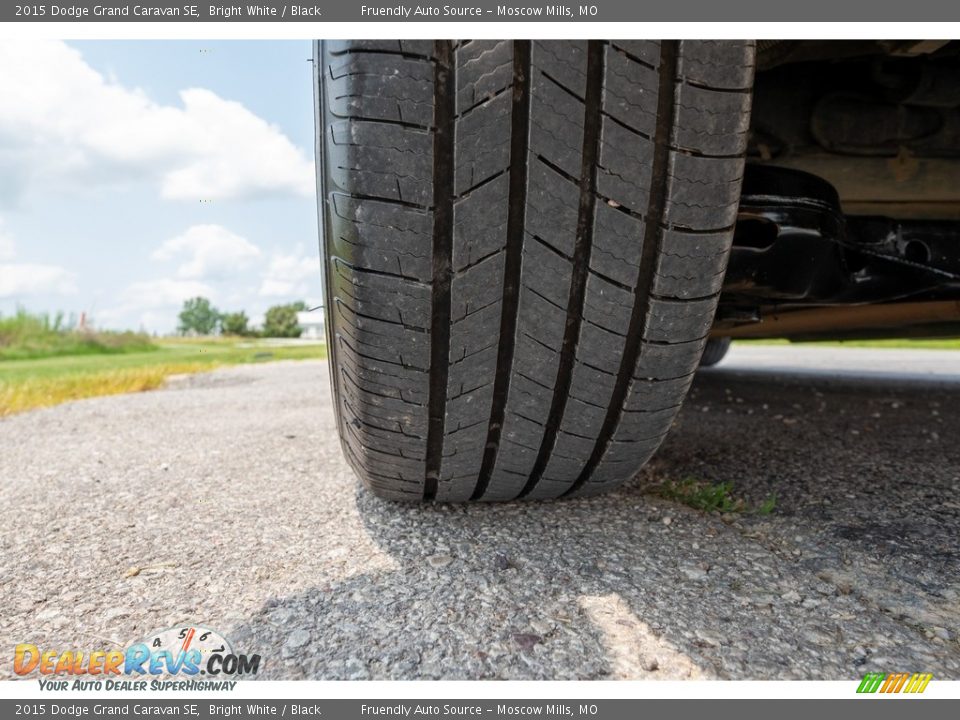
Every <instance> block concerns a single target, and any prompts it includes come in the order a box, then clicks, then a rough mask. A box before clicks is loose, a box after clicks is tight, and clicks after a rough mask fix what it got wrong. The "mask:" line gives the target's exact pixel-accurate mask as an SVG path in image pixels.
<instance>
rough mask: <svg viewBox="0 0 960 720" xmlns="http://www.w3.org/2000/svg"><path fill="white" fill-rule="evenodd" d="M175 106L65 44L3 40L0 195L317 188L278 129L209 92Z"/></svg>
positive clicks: (214, 195)
mask: <svg viewBox="0 0 960 720" xmlns="http://www.w3.org/2000/svg"><path fill="white" fill-rule="evenodd" d="M180 100H181V102H182V106H174V105H161V104H158V103H156V102H154V101H152V100H151V99H150V98H149V97H148V96H147V95H146V94H145V93H144V92H143V91H142V90H139V89H136V88H128V87H124V86H123V85H121V84H119V83H118V82H117V81H116V80H114V79H111V78H106V77H104V76H103V75H101V74H100V73H98V72H97V71H95V70H94V69H93V68H91V67H90V66H89V65H87V63H86V62H85V61H84V60H83V57H82V55H81V54H80V52H78V51H77V50H75V49H73V48H71V47H69V46H68V45H66V44H65V43H63V42H59V41H49V42H48V41H15V42H9V41H8V42H3V43H0V161H2V162H3V165H4V166H5V172H4V179H3V180H0V192H2V193H4V194H6V195H7V196H16V195H18V194H20V193H22V192H23V191H24V189H25V187H26V186H28V185H30V184H32V183H37V184H40V183H42V184H43V186H44V187H45V188H46V187H49V186H50V185H51V184H63V183H65V184H67V185H70V186H75V187H79V186H82V187H90V186H96V185H102V184H114V183H116V182H118V181H129V180H147V181H150V182H156V183H158V184H159V186H160V190H161V193H162V195H163V196H164V197H166V198H171V199H178V200H195V201H196V200H216V199H227V198H238V197H241V198H243V197H251V196H257V195H264V194H274V193H293V194H297V195H303V196H310V195H312V194H313V193H314V192H315V188H314V175H313V164H312V162H311V161H310V160H309V159H308V157H307V156H306V155H305V154H304V152H303V151H301V150H300V149H299V148H298V147H296V146H295V145H294V144H293V143H292V142H291V141H290V140H289V139H288V138H287V137H286V136H285V135H284V134H283V133H282V131H281V130H280V129H279V128H278V127H276V126H274V125H271V124H269V123H268V122H266V121H265V120H263V119H262V118H260V117H258V116H257V115H255V114H254V113H252V112H250V111H249V110H247V109H246V108H245V107H244V106H243V105H242V104H241V103H238V102H233V101H230V100H225V99H223V98H221V97H219V96H218V95H216V94H215V93H213V92H211V91H210V90H205V89H202V88H189V89H185V90H182V91H181V92H180ZM10 199H11V197H8V198H7V200H10Z"/></svg>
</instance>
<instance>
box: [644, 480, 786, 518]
mask: <svg viewBox="0 0 960 720" xmlns="http://www.w3.org/2000/svg"><path fill="white" fill-rule="evenodd" d="M651 492H652V493H653V494H654V495H658V496H659V497H662V498H664V499H666V500H672V501H673V502H678V503H682V504H683V505H687V506H688V507H692V508H694V509H695V510H702V511H703V512H719V513H734V512H739V513H752V514H756V515H769V514H770V513H772V512H773V509H774V507H775V506H776V503H777V499H776V495H771V496H770V497H768V498H767V499H766V500H764V501H763V502H762V503H760V504H759V505H756V506H751V505H750V504H749V503H748V502H747V501H746V500H744V499H742V498H737V497H735V496H734V494H733V483H732V482H721V483H708V482H705V481H702V480H697V479H696V478H694V477H685V478H683V479H682V480H668V481H667V482H665V483H662V484H661V485H657V486H655V487H654V488H653V490H652V491H651Z"/></svg>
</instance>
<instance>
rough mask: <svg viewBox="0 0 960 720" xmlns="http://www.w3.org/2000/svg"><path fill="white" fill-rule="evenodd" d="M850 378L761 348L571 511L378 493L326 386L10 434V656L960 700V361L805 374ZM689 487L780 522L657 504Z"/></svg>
mask: <svg viewBox="0 0 960 720" xmlns="http://www.w3.org/2000/svg"><path fill="white" fill-rule="evenodd" d="M811 351H813V355H812V356H809V353H810V352H811ZM843 352H846V351H838V350H824V349H811V350H804V353H800V354H799V355H798V354H797V349H795V348H790V347H783V348H763V349H760V348H750V347H745V348H744V347H736V346H735V347H734V349H733V351H732V352H731V356H730V358H729V364H728V365H727V366H726V367H725V366H724V365H721V366H720V367H719V368H716V369H713V370H710V371H706V372H703V373H701V375H700V376H699V377H698V379H697V381H696V383H695V385H694V390H693V392H692V395H691V397H690V400H689V401H688V403H687V405H686V406H685V408H684V410H683V412H682V413H681V415H680V418H679V421H678V424H677V427H676V428H675V430H674V432H673V433H672V434H671V436H670V438H669V439H668V441H667V443H666V444H665V445H664V447H663V448H662V450H661V451H660V453H659V454H658V456H657V458H656V460H655V461H654V463H653V464H652V466H651V467H649V468H648V469H647V470H646V471H645V472H644V473H643V476H642V477H640V478H638V479H637V480H636V481H634V482H632V483H630V484H629V485H627V486H625V487H624V488H622V489H621V490H619V491H617V492H615V493H614V494H611V495H607V496H604V497H598V498H591V499H583V500H575V501H561V502H553V503H539V504H501V505H474V506H433V507H415V506H398V505H393V504H389V503H386V502H382V501H379V500H377V499H375V498H373V497H372V496H370V495H369V494H367V493H366V492H364V491H362V490H360V489H358V487H357V484H356V482H355V480H354V478H353V476H352V475H351V473H350V471H349V470H348V469H347V467H346V465H345V463H344V461H343V459H342V458H341V455H340V449H339V446H338V441H337V437H336V429H335V426H334V423H333V418H332V415H331V409H330V397H329V395H330V391H329V384H328V374H327V368H326V365H325V364H324V363H322V362H300V363H274V364H264V365H258V366H246V367H237V368H231V369H225V370H219V371H216V372H213V373H210V374H206V375H198V376H193V377H190V378H184V379H181V380H178V381H177V382H175V383H174V384H173V385H172V386H171V387H169V388H167V389H165V390H160V391H156V392H151V393H143V394H137V395H126V396H116V397H108V398H99V399H93V400H86V401H82V402H76V403H72V404H68V405H63V406H60V407H56V408H52V409H46V410H38V411H35V412H30V413H26V414H23V415H18V416H13V417H9V418H7V419H4V420H0V448H2V451H0V497H2V499H3V502H2V504H0V528H3V530H2V531H0V608H2V612H0V648H6V649H7V650H5V651H4V652H5V653H7V652H9V651H10V650H12V646H13V645H14V644H16V643H18V642H32V643H35V644H38V645H41V646H45V647H51V648H52V647H58V648H60V649H61V650H63V649H95V648H98V647H104V646H105V645H110V644H113V643H117V644H119V645H121V646H122V645H126V644H127V643H129V642H133V641H136V640H139V639H141V638H142V637H143V636H145V635H146V634H147V633H149V632H150V631H152V630H155V629H159V628H164V627H169V626H172V625H176V624H179V623H182V622H194V623H198V624H203V625H206V626H209V627H213V628H216V629H218V630H221V631H222V632H223V633H224V634H225V635H226V636H227V637H228V638H230V639H231V640H232V641H233V645H234V648H235V649H237V650H238V651H241V652H246V653H252V652H259V653H261V654H262V656H263V663H264V665H263V671H262V672H261V675H260V677H266V678H272V679H299V678H314V679H338V678H508V679H526V678H545V679H568V678H576V679H592V678H660V679H666V678H671V679H672V678H739V679H792V678H808V679H829V680H836V679H845V678H847V679H853V678H855V677H859V676H861V675H862V674H863V673H865V672H867V671H879V672H893V671H926V672H933V673H934V677H936V678H941V679H945V678H950V679H960V644H958V634H960V586H958V578H960V547H958V545H960V540H958V538H960V500H958V498H960V492H958V491H960V448H958V428H960V377H958V376H957V374H956V372H955V368H956V367H957V363H958V361H960V354H958V355H950V354H949V353H940V354H937V353H933V354H930V353H925V354H923V353H922V354H920V355H912V356H907V358H908V360H906V361H905V360H904V359H903V355H902V354H898V353H896V351H889V352H893V353H894V354H892V355H888V356H886V359H885V358H884V355H883V353H885V352H888V351H870V352H869V353H868V354H869V357H870V358H871V360H870V362H872V363H874V367H871V372H885V373H888V374H889V373H896V372H900V371H901V370H903V369H906V370H911V368H915V367H916V366H917V365H916V364H917V363H919V364H920V366H923V362H927V361H929V362H930V363H932V365H931V367H933V368H934V369H933V370H931V371H930V372H932V373H935V374H926V372H927V371H924V373H925V374H924V375H923V376H922V377H921V376H917V375H907V376H899V377H896V378H891V377H886V378H885V379H884V381H883V382H880V381H879V380H877V379H870V378H869V377H868V378H864V377H858V376H857V375H856V373H855V371H856V363H853V365H852V367H853V370H850V368H848V371H847V372H845V373H843V374H840V375H831V374H829V373H826V372H824V371H823V370H822V368H821V369H819V370H816V371H814V372H803V371H798V370H797V369H796V368H795V367H790V366H795V365H797V364H798V363H799V364H800V365H806V366H809V367H813V368H816V367H817V364H818V363H819V364H820V365H823V364H824V363H825V362H826V361H827V360H828V359H829V357H830V355H834V356H836V355H838V354H841V355H842V353H843ZM804 354H806V355H808V356H809V357H807V358H806V359H804V357H801V355H804ZM810 357H812V358H813V360H810ZM845 357H849V356H845ZM771 358H772V359H771ZM909 358H913V359H914V360H909ZM919 358H927V360H924V361H923V362H921V360H920V359H919ZM931 358H933V359H931ZM954 358H956V359H957V360H954ZM907 361H909V362H911V363H913V364H912V365H903V363H904V362H907ZM752 366H765V367H766V369H762V368H761V369H749V368H750V367H752ZM878 367H879V371H878V370H877V368H878ZM923 367H926V366H923ZM937 368H940V369H941V372H939V375H938V374H936V373H937ZM688 477H690V478H695V479H697V480H698V481H702V482H721V481H729V482H732V483H733V487H734V489H733V492H734V494H735V495H736V496H737V497H739V498H742V499H743V500H745V501H746V502H747V503H749V504H757V503H760V502H762V501H763V500H764V499H765V498H767V497H769V496H771V495H774V494H775V495H776V506H775V509H774V510H773V512H772V513H771V514H769V515H760V514H750V513H746V514H745V513H735V514H730V515H724V516H719V515H710V514H705V513H702V512H700V511H697V510H693V509H691V508H689V507H687V506H685V505H681V504H677V503H675V502H671V501H668V500H664V499H662V498H660V497H657V496H655V495H652V494H650V492H649V489H648V488H649V486H650V484H651V482H656V481H662V480H664V479H674V480H681V479H683V478H688ZM11 674H12V665H11V664H10V663H9V662H8V661H4V662H3V663H0V677H9V676H10V675H11Z"/></svg>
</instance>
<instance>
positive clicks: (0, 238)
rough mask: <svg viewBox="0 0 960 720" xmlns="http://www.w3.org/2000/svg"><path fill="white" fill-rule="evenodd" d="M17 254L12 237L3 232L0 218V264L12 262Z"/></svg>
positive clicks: (0, 218)
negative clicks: (7, 261) (6, 261)
mask: <svg viewBox="0 0 960 720" xmlns="http://www.w3.org/2000/svg"><path fill="white" fill-rule="evenodd" d="M16 254H17V249H16V245H14V242H13V235H11V234H10V233H9V232H7V231H6V230H4V228H3V218H2V217H0V262H3V261H4V260H13V257H14V255H16Z"/></svg>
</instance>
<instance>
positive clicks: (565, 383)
mask: <svg viewBox="0 0 960 720" xmlns="http://www.w3.org/2000/svg"><path fill="white" fill-rule="evenodd" d="M604 53H605V50H604V43H602V42H601V41H597V40H591V41H590V42H589V43H588V44H587V85H586V99H585V102H584V116H583V157H582V165H581V170H580V176H581V177H580V202H579V206H578V215H577V230H576V240H575V241H574V251H573V263H572V269H573V274H572V277H571V280H570V296H569V300H568V303H567V319H566V325H565V327H564V333H563V341H562V344H561V349H560V365H559V369H558V370H557V379H556V383H555V385H554V390H553V399H552V400H551V403H550V412H549V414H548V415H547V423H546V428H545V430H544V434H543V439H542V441H541V443H540V450H539V452H538V453H537V459H536V462H535V463H534V466H533V470H532V471H531V473H530V477H529V478H528V479H527V482H526V483H525V484H524V486H523V488H522V489H521V490H520V493H519V494H518V495H517V497H518V498H522V497H525V496H526V495H528V494H529V493H530V492H531V491H532V490H533V489H534V488H535V487H536V486H537V484H538V483H539V482H540V478H542V477H543V471H544V470H545V469H546V467H547V462H549V460H550V456H551V455H552V453H553V450H554V447H555V446H556V444H557V436H558V434H559V431H560V423H561V422H562V421H563V415H564V412H565V410H566V407H567V400H568V399H569V397H570V385H571V383H572V382H573V368H574V364H575V362H576V354H577V342H578V341H579V339H580V326H581V323H582V320H583V305H584V301H585V299H586V290H587V278H588V277H589V274H590V252H591V249H592V244H593V231H594V220H595V212H596V204H597V192H596V187H597V171H598V166H599V159H600V142H601V135H602V129H603V120H602V117H601V110H602V105H603V76H604V65H605V58H604Z"/></svg>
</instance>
